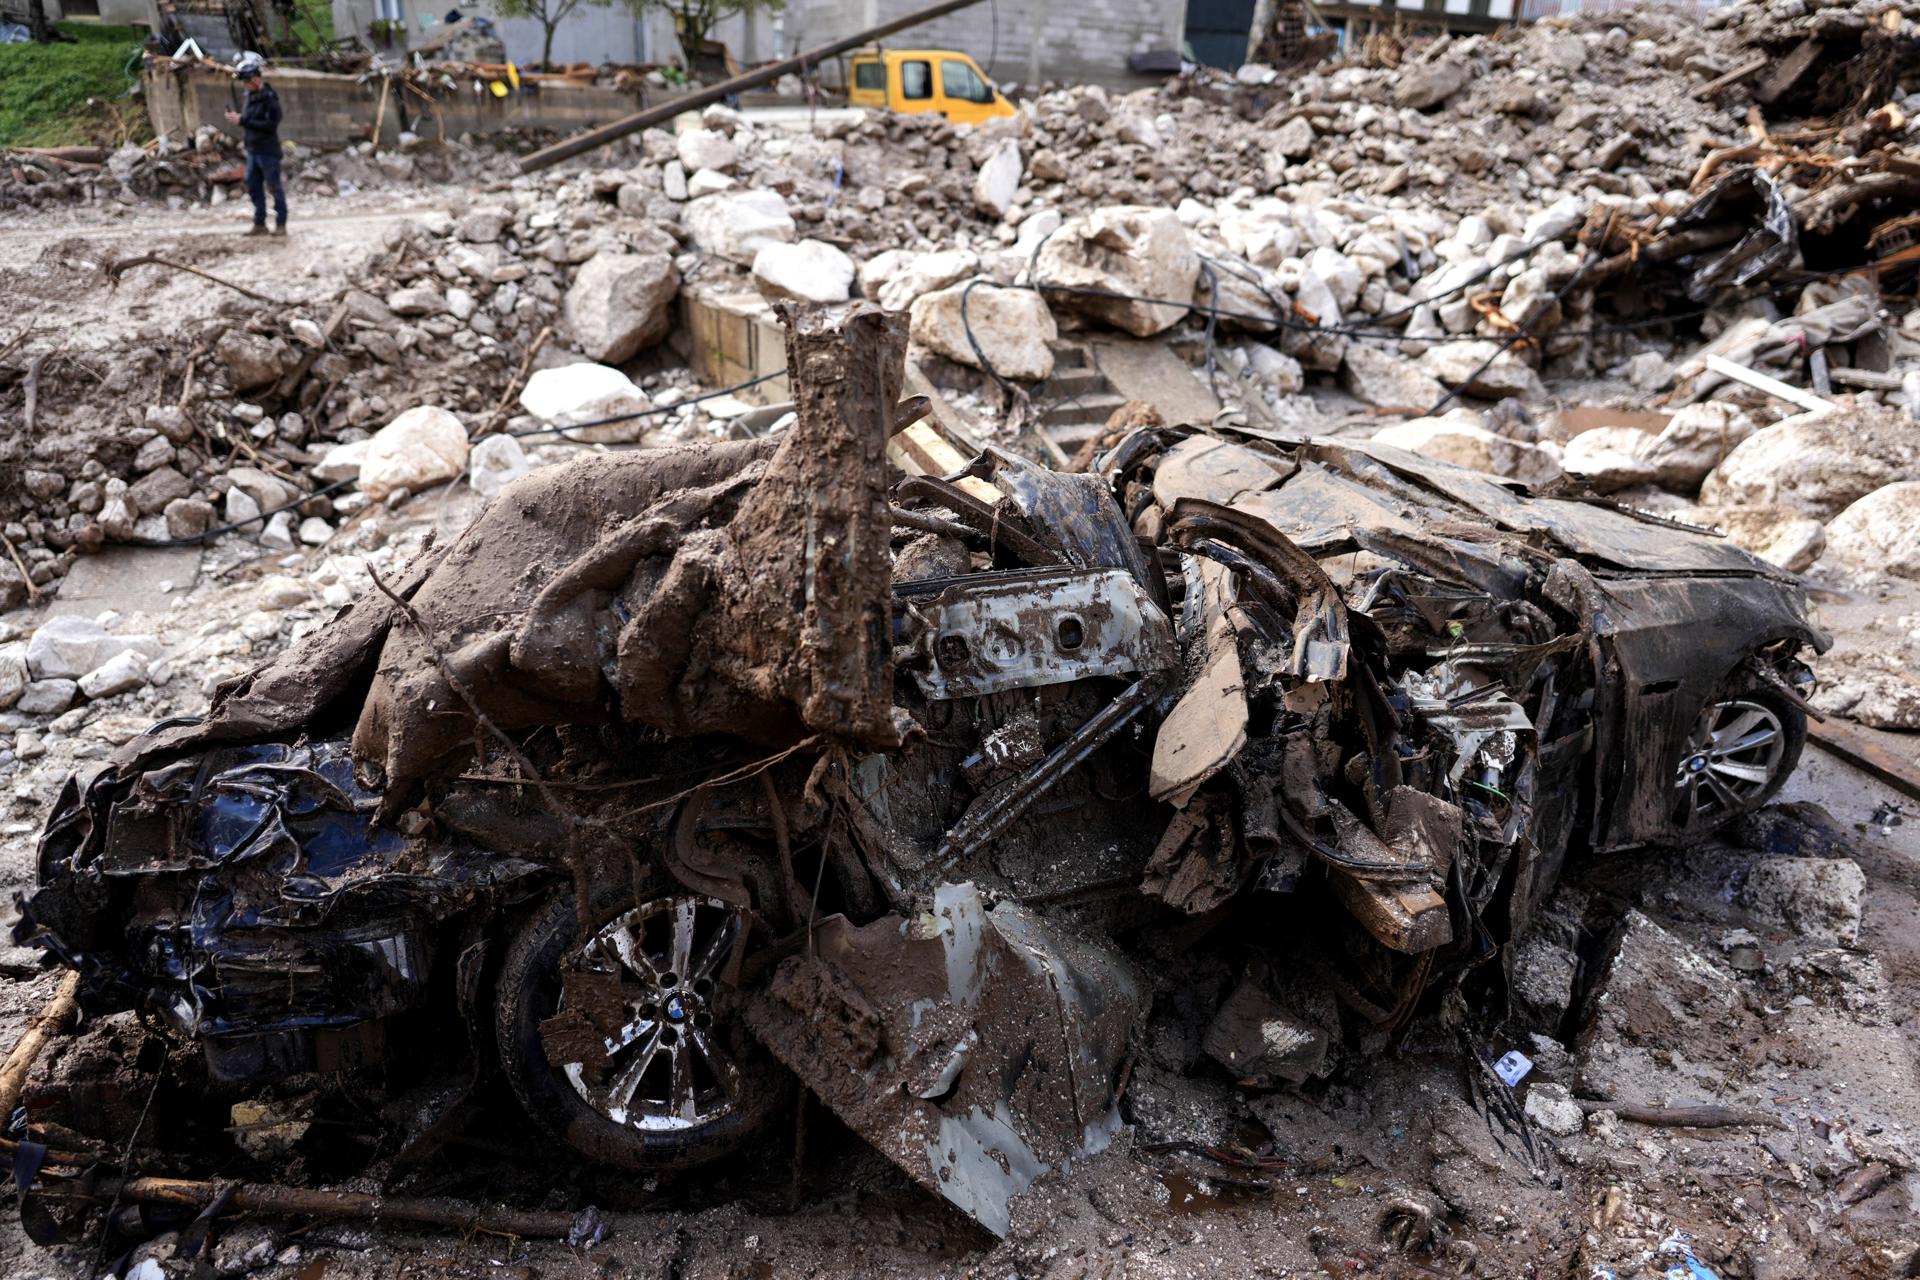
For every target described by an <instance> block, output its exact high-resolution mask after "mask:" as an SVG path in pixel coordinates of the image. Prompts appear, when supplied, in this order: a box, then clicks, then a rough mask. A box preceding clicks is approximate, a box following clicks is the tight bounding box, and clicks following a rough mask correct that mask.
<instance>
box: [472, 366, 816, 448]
mask: <svg viewBox="0 0 1920 1280" xmlns="http://www.w3.org/2000/svg"><path fill="white" fill-rule="evenodd" d="M786 376H787V371H786V370H785V369H775V370H774V371H773V372H772V373H763V374H761V375H760V376H759V377H757V378H748V379H747V380H746V381H745V382H736V383H734V384H733V385H732V386H730V387H722V388H720V389H719V390H718V391H707V392H703V393H701V394H700V395H697V396H693V397H691V398H690V399H686V400H678V401H675V402H674V403H673V404H667V405H659V406H657V407H655V408H652V409H636V410H634V411H633V412H632V413H616V414H614V415H613V416H612V417H610V418H595V419H594V420H593V421H591V422H569V423H567V424H566V425H565V426H559V427H534V428H531V429H530V430H527V431H508V432H504V433H503V434H505V435H509V436H512V437H513V438H514V439H515V440H526V439H530V438H531V437H533V436H557V435H564V434H565V433H566V432H569V431H585V430H586V429H588V428H589V427H610V426H613V425H614V424H615V423H619V422H635V421H638V420H639V419H642V418H658V417H664V416H665V415H667V414H669V413H675V412H677V411H678V410H679V408H680V406H681V405H685V404H699V403H700V402H701V401H703V400H718V399H719V398H720V397H721V396H730V395H732V394H733V393H734V392H736V391H745V390H746V389H747V388H748V387H757V386H759V385H760V384H761V383H763V382H772V381H773V380H774V379H775V378H784V377H786Z"/></svg>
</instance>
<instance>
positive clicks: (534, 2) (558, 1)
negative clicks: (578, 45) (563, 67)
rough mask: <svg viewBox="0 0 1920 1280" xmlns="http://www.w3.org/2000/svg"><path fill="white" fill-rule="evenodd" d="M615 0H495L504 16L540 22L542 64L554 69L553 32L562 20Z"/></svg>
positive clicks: (497, 7)
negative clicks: (543, 35)
mask: <svg viewBox="0 0 1920 1280" xmlns="http://www.w3.org/2000/svg"><path fill="white" fill-rule="evenodd" d="M612 3H613V0H494V5H493V9H494V12H495V13H497V14H499V15H500V16H501V17H503V18H532V19H533V20H534V21H535V22H537V23H539V24H540V29H541V31H542V32H544V33H545V39H544V40H543V41H542V43H541V45H540V66H541V68H542V69H543V70H549V71H550V70H552V69H553V32H554V28H556V27H558V26H559V25H560V24H561V23H562V22H565V21H566V20H567V19H568V18H570V17H572V16H573V14H574V12H575V11H576V10H578V9H580V8H582V7H583V6H585V5H592V6H593V7H594V8H596V9H604V8H606V7H607V6H608V5H610V4H612Z"/></svg>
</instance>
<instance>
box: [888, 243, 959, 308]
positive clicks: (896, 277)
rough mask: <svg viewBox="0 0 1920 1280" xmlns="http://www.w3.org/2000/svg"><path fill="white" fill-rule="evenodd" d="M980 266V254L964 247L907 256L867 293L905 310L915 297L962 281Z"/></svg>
mask: <svg viewBox="0 0 1920 1280" xmlns="http://www.w3.org/2000/svg"><path fill="white" fill-rule="evenodd" d="M979 267H980V259H979V257H978V256H977V255H975V254H974V253H973V252H972V251H970V250H967V249H941V250H939V251H938V252H935V253H917V254H911V255H907V256H906V257H905V258H904V259H903V260H902V261H900V262H899V263H896V264H895V265H894V268H893V270H892V272H891V273H890V274H888V275H887V277H886V279H885V280H884V281H882V282H881V283H880V284H879V285H878V286H877V288H876V289H875V291H874V292H873V293H871V294H869V295H868V296H869V297H872V298H874V299H875V300H876V301H877V302H879V304H880V305H881V306H883V307H885V308H886V309H887V310H888V311H905V310H906V309H907V308H908V307H911V306H912V305H913V300H914V299H915V298H918V297H920V296H921V295H923V294H928V293H932V292H934V291H935V290H936V289H944V288H946V287H947V286H948V285H950V284H953V283H955V282H956V281H960V280H965V279H966V278H967V277H968V276H970V275H972V274H973V273H974V272H975V271H976V270H978V269H979ZM974 292H975V293H976V294H977V293H978V292H979V291H978V290H975V291H974Z"/></svg>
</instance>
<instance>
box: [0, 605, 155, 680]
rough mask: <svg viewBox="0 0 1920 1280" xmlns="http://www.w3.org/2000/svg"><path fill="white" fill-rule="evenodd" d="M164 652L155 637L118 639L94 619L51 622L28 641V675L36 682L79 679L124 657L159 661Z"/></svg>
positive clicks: (66, 619) (60, 619)
mask: <svg viewBox="0 0 1920 1280" xmlns="http://www.w3.org/2000/svg"><path fill="white" fill-rule="evenodd" d="M163 651H164V649H163V646H162V645H161V643H160V641H159V639H158V638H157V637H154V636H150V635H126V636H117V635H114V634H113V633H112V632H110V631H108V630H107V629H106V628H105V627H103V626H101V625H100V624H99V623H97V622H95V621H93V620H92V619H91V618H77V617H66V618H49V619H48V620H47V621H45V622H43V623H41V624H40V626H39V628H38V629H36V630H35V631H34V633H33V635H32V637H31V638H30V639H28V641H27V650H26V661H27V671H28V674H30V675H31V676H32V677H33V678H34V679H35V680H71V679H78V678H79V677H81V676H83V675H86V674H87V673H88V672H89V671H92V670H94V669H95V668H97V667H100V666H103V665H104V664H106V663H107V662H108V661H110V660H111V659H114V658H117V657H119V656H120V655H121V654H123V653H137V654H139V655H140V656H141V657H142V658H157V657H159V656H160V654H161V653H162V652H163Z"/></svg>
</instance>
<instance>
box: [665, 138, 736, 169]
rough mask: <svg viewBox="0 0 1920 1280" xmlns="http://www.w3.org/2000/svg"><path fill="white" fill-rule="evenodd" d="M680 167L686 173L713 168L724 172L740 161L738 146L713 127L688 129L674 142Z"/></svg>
mask: <svg viewBox="0 0 1920 1280" xmlns="http://www.w3.org/2000/svg"><path fill="white" fill-rule="evenodd" d="M674 151H675V154H677V155H678V156H679V157H680V164H681V167H682V168H684V169H685V170H686V171H687V172H688V173H698V172H700V170H702V169H713V170H717V171H718V172H720V173H725V172H726V171H727V170H729V169H731V168H733V166H735V165H736V164H739V163H740V148H739V147H738V146H736V145H734V141H733V139H732V138H729V137H728V136H727V135H726V134H724V133H720V132H719V131H717V130H714V129H689V130H687V131H686V132H685V133H683V134H681V135H680V137H679V138H678V139H677V140H676V142H675V144H674Z"/></svg>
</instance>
